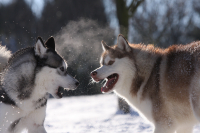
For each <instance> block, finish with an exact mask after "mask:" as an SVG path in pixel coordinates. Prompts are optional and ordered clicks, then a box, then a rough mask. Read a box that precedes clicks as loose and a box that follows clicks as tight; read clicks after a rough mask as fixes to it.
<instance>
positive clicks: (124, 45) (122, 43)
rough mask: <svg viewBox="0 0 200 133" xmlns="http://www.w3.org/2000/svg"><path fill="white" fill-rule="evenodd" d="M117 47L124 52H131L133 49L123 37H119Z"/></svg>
mask: <svg viewBox="0 0 200 133" xmlns="http://www.w3.org/2000/svg"><path fill="white" fill-rule="evenodd" d="M117 43H118V44H117V47H118V48H119V49H121V50H123V51H126V52H130V51H131V47H130V46H129V44H128V41H127V40H126V39H125V38H124V37H123V35H118V38H117Z"/></svg>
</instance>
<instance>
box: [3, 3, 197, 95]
mask: <svg viewBox="0 0 200 133" xmlns="http://www.w3.org/2000/svg"><path fill="white" fill-rule="evenodd" d="M120 33H121V34H123V35H124V36H125V37H126V38H127V39H128V41H129V42H130V43H144V44H153V45H155V46H157V47H162V48H166V47H168V46H170V45H172V44H187V43H190V42H192V41H197V40H200V1H199V0H0V42H1V44H2V45H6V46H7V48H8V49H9V50H11V51H12V52H15V51H17V50H18V49H20V48H24V47H27V46H33V45H34V44H35V42H36V38H37V37H38V36H41V37H42V38H43V39H44V40H47V39H48V38H49V37H50V36H54V37H55V40H56V49H57V51H58V52H59V53H60V54H61V55H62V56H63V57H64V58H65V59H66V60H67V62H68V65H69V68H68V70H69V73H71V74H72V75H73V76H76V78H77V79H78V80H79V81H80V86H79V87H78V89H77V90H75V91H66V92H65V96H77V95H93V94H100V93H101V91H100V86H102V84H94V83H91V78H90V72H91V71H92V70H94V69H96V68H97V67H99V57H100V54H101V53H102V48H101V44H100V42H101V40H104V41H105V42H106V43H107V44H108V45H113V44H116V39H117V35H118V34H120Z"/></svg>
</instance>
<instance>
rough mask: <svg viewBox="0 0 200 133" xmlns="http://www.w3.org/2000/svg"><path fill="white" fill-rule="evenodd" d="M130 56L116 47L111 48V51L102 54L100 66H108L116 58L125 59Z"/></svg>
mask: <svg viewBox="0 0 200 133" xmlns="http://www.w3.org/2000/svg"><path fill="white" fill-rule="evenodd" d="M126 56H129V55H128V54H127V53H126V52H123V51H121V50H119V49H118V48H117V46H116V45H114V46H113V47H111V49H109V50H106V51H104V52H103V53H102V55H101V59H100V64H101V65H104V64H107V63H108V62H109V61H110V60H114V59H115V58H119V59H121V58H123V57H126Z"/></svg>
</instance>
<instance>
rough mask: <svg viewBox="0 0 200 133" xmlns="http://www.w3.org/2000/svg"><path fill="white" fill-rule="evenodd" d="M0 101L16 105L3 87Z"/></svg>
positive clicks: (0, 92) (0, 90)
mask: <svg viewBox="0 0 200 133" xmlns="http://www.w3.org/2000/svg"><path fill="white" fill-rule="evenodd" d="M0 102H2V103H4V104H8V105H12V106H16V103H15V102H14V101H13V100H12V99H11V98H10V97H9V96H8V94H7V93H6V92H5V91H4V90H3V89H0Z"/></svg>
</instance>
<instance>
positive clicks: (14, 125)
mask: <svg viewBox="0 0 200 133" xmlns="http://www.w3.org/2000/svg"><path fill="white" fill-rule="evenodd" d="M20 120H21V118H19V119H17V120H15V121H14V122H13V123H12V124H11V125H10V127H9V131H10V132H12V131H13V130H14V129H15V127H16V126H17V124H18V123H19V122H20Z"/></svg>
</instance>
